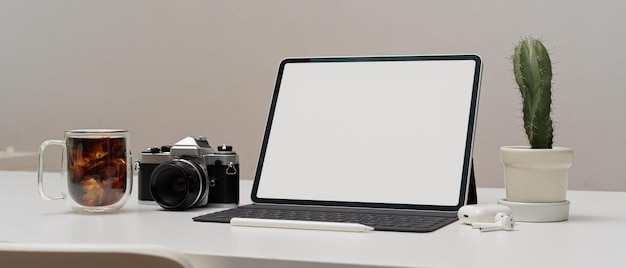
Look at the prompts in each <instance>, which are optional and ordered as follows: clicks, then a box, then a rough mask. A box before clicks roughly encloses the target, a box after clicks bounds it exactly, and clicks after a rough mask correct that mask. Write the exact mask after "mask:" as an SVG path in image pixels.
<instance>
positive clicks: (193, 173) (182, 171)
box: [150, 159, 206, 210]
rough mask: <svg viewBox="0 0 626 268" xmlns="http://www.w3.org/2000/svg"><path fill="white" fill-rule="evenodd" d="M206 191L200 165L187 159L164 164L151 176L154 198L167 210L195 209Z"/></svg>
mask: <svg viewBox="0 0 626 268" xmlns="http://www.w3.org/2000/svg"><path fill="white" fill-rule="evenodd" d="M205 191H206V178H205V175H204V172H202V170H201V168H200V166H199V165H198V164H196V163H195V162H193V161H189V160H186V159H175V160H172V161H168V162H164V163H162V164H160V165H159V166H157V167H156V168H155V169H154V172H152V175H151V176H150V192H151V193H152V197H153V198H154V201H156V202H157V203H158V204H159V205H160V206H161V207H163V208H165V209H171V210H183V209H188V208H190V207H193V206H194V205H195V204H196V203H197V202H198V200H199V199H200V197H201V195H202V193H203V192H205Z"/></svg>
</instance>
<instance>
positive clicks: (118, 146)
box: [38, 129, 133, 213]
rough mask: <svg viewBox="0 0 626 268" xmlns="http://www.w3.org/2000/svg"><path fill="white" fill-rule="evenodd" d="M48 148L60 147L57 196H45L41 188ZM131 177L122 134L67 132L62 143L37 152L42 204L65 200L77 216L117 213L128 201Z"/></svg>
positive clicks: (43, 146) (54, 142)
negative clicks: (59, 181) (59, 189)
mask: <svg viewBox="0 0 626 268" xmlns="http://www.w3.org/2000/svg"><path fill="white" fill-rule="evenodd" d="M49 145H60V146H62V147H63V160H62V168H61V178H62V179H61V181H62V184H63V187H62V189H63V190H62V192H61V194H60V195H57V196H50V195H48V194H46V193H45V192H44V187H43V159H44V152H45V150H46V147H48V146H49ZM132 176H133V173H132V161H131V154H130V145H129V140H128V131H126V130H111V129H84V130H70V131H66V132H65V139H64V140H47V141H44V142H43V143H42V144H41V147H40V149H39V179H38V189H39V194H40V195H41V197H42V198H44V199H46V200H66V201H67V203H68V204H69V205H70V207H71V208H72V209H73V210H75V211H77V212H90V213H98V212H111V211H116V210H118V209H120V208H121V207H122V206H124V204H125V203H126V201H127V200H128V198H129V197H130V192H131V190H132V181H133V179H132Z"/></svg>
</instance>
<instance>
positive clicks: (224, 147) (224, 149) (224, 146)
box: [217, 144, 233, 152]
mask: <svg viewBox="0 0 626 268" xmlns="http://www.w3.org/2000/svg"><path fill="white" fill-rule="evenodd" d="M217 150H218V151H220V152H230V151H232V150H233V146H231V145H228V144H222V145H220V146H218V147H217Z"/></svg>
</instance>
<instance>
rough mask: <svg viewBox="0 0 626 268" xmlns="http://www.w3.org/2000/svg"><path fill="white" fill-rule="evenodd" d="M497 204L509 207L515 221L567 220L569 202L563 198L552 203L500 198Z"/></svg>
mask: <svg viewBox="0 0 626 268" xmlns="http://www.w3.org/2000/svg"><path fill="white" fill-rule="evenodd" d="M498 204H500V205H505V206H507V207H509V208H511V210H512V211H513V217H515V220H516V221H520V222H557V221H566V220H567V218H568V216H569V204H570V202H569V201H568V200H565V201H563V202H554V203H524V202H512V201H507V200H506V199H500V200H498Z"/></svg>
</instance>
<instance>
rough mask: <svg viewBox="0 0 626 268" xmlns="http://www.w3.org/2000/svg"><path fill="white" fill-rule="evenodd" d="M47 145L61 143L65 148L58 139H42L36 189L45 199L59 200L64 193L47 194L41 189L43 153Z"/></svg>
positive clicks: (62, 144)
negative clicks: (56, 194)
mask: <svg viewBox="0 0 626 268" xmlns="http://www.w3.org/2000/svg"><path fill="white" fill-rule="evenodd" d="M48 145H61V146H62V147H63V149H64V150H65V143H64V142H63V141H60V140H47V141H44V142H43V143H42V144H41V146H40V147H39V174H38V180H37V189H38V190H39V195H41V197H42V198H43V199H45V200H59V199H65V195H64V194H63V193H61V195H60V196H48V195H47V194H46V193H45V192H44V190H43V155H44V152H45V150H46V147H48Z"/></svg>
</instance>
